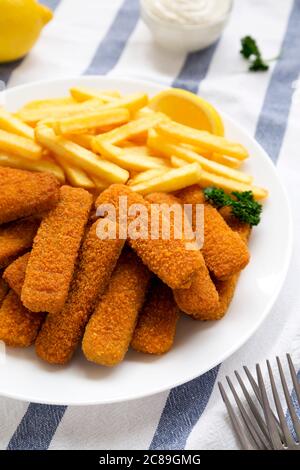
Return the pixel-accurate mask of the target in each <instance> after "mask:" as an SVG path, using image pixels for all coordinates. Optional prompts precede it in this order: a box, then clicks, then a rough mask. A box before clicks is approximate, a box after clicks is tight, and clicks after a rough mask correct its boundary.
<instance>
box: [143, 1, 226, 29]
mask: <svg viewBox="0 0 300 470" xmlns="http://www.w3.org/2000/svg"><path fill="white" fill-rule="evenodd" d="M143 3H144V5H145V7H146V8H147V9H148V11H149V12H150V13H152V14H153V15H154V16H156V17H157V18H159V19H161V20H162V21H165V22H168V23H174V24H186V25H202V24H203V25H207V24H213V23H216V22H218V21H219V20H221V19H222V18H223V17H224V15H226V13H227V12H228V10H229V8H230V5H231V3H232V0H143Z"/></svg>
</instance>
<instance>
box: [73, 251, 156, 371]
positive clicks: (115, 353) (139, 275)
mask: <svg viewBox="0 0 300 470" xmlns="http://www.w3.org/2000/svg"><path fill="white" fill-rule="evenodd" d="M149 279H150V272H149V271H148V269H147V268H146V266H144V265H143V263H142V262H141V261H140V260H139V259H138V258H137V256H136V255H135V254H134V253H133V252H131V251H129V250H127V249H125V251H124V252H123V253H122V255H121V257H120V259H119V261H118V263H117V266H116V269H115V271H114V272H113V275H112V277H111V280H110V283H109V285H108V288H107V290H106V292H105V293H104V295H103V297H102V298H101V300H100V302H99V304H98V305H97V307H96V309H95V312H94V313H93V315H92V316H91V319H90V321H89V323H88V324H87V327H86V330H85V334H84V336H83V341H82V349H83V352H84V355H85V357H86V358H87V359H88V360H89V361H92V362H96V363H97V364H102V365H104V366H115V365H116V364H118V363H119V362H121V361H122V360H123V359H124V356H125V354H126V352H127V350H128V348H129V345H130V341H131V339H132V335H133V332H134V329H135V326H136V321H137V316H138V313H139V311H140V309H141V307H142V305H143V302H144V297H145V294H146V290H147V285H148V281H149Z"/></svg>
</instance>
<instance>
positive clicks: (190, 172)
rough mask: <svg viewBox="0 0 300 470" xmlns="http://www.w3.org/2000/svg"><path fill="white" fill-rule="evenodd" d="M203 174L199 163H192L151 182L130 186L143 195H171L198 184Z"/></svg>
mask: <svg viewBox="0 0 300 470" xmlns="http://www.w3.org/2000/svg"><path fill="white" fill-rule="evenodd" d="M201 173H202V170H201V167H200V165H198V163H190V164H188V165H185V166H184V167H182V168H176V169H172V170H169V171H168V172H167V173H164V174H163V175H161V176H157V177H156V178H153V179H151V180H147V181H145V182H143V183H139V184H137V185H134V186H130V188H131V189H132V191H136V192H139V193H141V194H149V193H152V192H154V191H159V192H167V193H169V192H173V191H178V190H179V189H182V188H185V187H187V186H192V185H193V184H196V183H198V181H199V180H200V178H201Z"/></svg>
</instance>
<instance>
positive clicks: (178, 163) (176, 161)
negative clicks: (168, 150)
mask: <svg viewBox="0 0 300 470" xmlns="http://www.w3.org/2000/svg"><path fill="white" fill-rule="evenodd" d="M170 161H171V165H172V166H173V167H174V168H182V167H183V166H186V165H188V163H187V162H186V160H183V159H182V158H179V157H174V155H172V157H171V159H170Z"/></svg>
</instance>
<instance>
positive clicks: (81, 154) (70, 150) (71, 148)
mask: <svg viewBox="0 0 300 470" xmlns="http://www.w3.org/2000/svg"><path fill="white" fill-rule="evenodd" d="M36 138H37V140H38V141H39V142H40V143H41V144H42V145H44V146H45V147H46V148H48V149H49V150H51V151H52V152H53V153H54V154H55V155H58V156H60V157H62V158H63V159H64V160H65V161H66V162H68V163H70V164H71V165H76V166H78V167H79V168H81V169H82V170H84V171H86V172H87V173H89V174H92V175H95V176H98V177H100V178H103V179H104V180H105V181H108V182H110V183H126V181H127V180H128V178H129V173H128V171H126V170H124V169H123V168H120V167H119V166H117V165H115V164H114V163H111V162H108V161H106V160H103V159H101V158H100V157H98V156H97V155H96V154H94V153H93V152H91V151H90V150H87V149H85V148H84V147H81V146H80V145H77V144H75V143H74V142H72V141H70V140H67V139H65V138H63V137H61V136H56V135H55V134H54V132H53V130H52V129H50V128H47V127H43V126H38V127H37V128H36Z"/></svg>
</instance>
